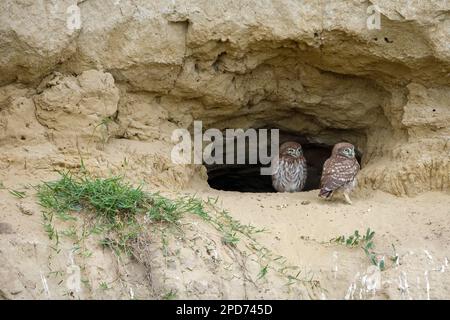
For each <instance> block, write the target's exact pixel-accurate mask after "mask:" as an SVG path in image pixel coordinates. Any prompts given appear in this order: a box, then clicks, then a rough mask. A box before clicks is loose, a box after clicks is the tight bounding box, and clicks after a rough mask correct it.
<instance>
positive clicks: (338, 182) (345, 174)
mask: <svg viewBox="0 0 450 320" xmlns="http://www.w3.org/2000/svg"><path fill="white" fill-rule="evenodd" d="M359 168H360V167H359V163H358V161H357V160H356V159H348V158H346V157H341V156H335V157H332V158H329V159H327V161H325V163H324V165H323V172H322V178H321V179H320V187H321V189H320V192H319V196H320V197H325V198H328V197H330V196H331V194H332V193H333V191H334V190H336V189H339V188H340V187H343V186H345V185H347V184H348V183H351V182H353V180H354V179H355V177H356V175H357V173H358V171H359Z"/></svg>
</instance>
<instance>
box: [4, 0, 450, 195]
mask: <svg viewBox="0 0 450 320" xmlns="http://www.w3.org/2000/svg"><path fill="white" fill-rule="evenodd" d="M400 2H401V1H400ZM400 2H395V3H394V2H392V1H382V0H379V1H372V3H373V4H374V5H376V6H378V7H377V8H379V10H380V17H381V19H380V23H381V24H380V29H372V30H370V29H369V28H368V26H367V20H368V19H370V16H371V14H373V12H372V11H370V8H369V11H368V7H369V5H370V3H368V2H366V1H356V0H355V1H325V2H323V1H305V2H300V1H273V2H272V1H264V2H257V3H254V4H251V5H250V4H247V3H246V2H244V1H225V2H223V1H217V2H216V1H174V2H173V1H158V2H148V1H134V2H129V1H113V0H111V1H93V0H88V1H78V6H76V7H74V6H72V7H70V6H71V5H75V4H76V1H69V0H67V1H57V2H56V1H9V0H8V1H3V2H2V4H1V13H0V21H1V23H0V43H1V46H0V70H1V73H0V84H1V85H2V86H3V87H2V88H1V92H2V94H1V97H0V99H1V113H2V117H1V119H0V121H1V122H0V124H1V127H0V129H1V136H2V138H3V139H2V145H5V144H14V143H21V144H29V143H47V142H48V141H51V142H52V143H54V141H55V140H59V141H61V140H63V141H66V142H65V143H68V142H67V141H68V140H71V142H73V141H75V139H76V138H77V137H78V139H79V141H80V144H83V143H82V141H88V140H92V136H93V137H96V139H97V141H98V140H100V141H102V142H104V143H105V142H106V141H110V140H109V139H111V138H113V139H114V138H119V137H120V138H127V139H137V140H141V141H148V142H151V141H155V140H159V141H166V142H168V141H170V133H171V131H172V130H173V129H174V128H177V127H186V128H190V126H191V125H192V121H193V120H194V119H196V120H202V121H203V122H204V124H205V125H206V126H209V127H217V128H219V129H224V128H230V127H231V128H232V127H242V128H248V127H256V128H258V127H276V128H280V129H283V130H288V131H291V132H294V133H297V134H300V135H303V136H305V137H307V138H308V139H309V140H310V141H314V142H320V143H327V144H333V143H335V142H337V141H339V140H341V139H348V140H350V141H352V142H354V143H355V144H356V145H357V146H358V148H359V150H360V151H361V152H362V153H363V159H362V161H363V167H364V169H363V171H362V173H361V177H360V182H361V185H362V186H363V187H368V188H376V189H381V190H385V191H388V192H391V193H394V194H398V195H400V194H415V193H418V192H422V191H426V190H444V189H448V188H449V185H450V177H449V175H450V164H449V156H448V155H449V151H450V144H449V130H450V129H449V117H450V109H449V102H450V96H449V85H450V78H449V72H450V47H449V43H450V40H449V39H450V31H449V30H450V19H449V6H448V4H446V2H445V1H439V0H436V1H405V3H400ZM406 2H407V4H406ZM74 8H75V9H74ZM77 8H79V18H80V19H79V23H80V24H79V25H78V24H77V22H78V20H77V16H76V14H77ZM78 27H79V28H78ZM33 111H34V115H35V118H34V115H33ZM24 136H25V140H24V139H23V138H24ZM69 137H70V138H69ZM21 138H22V140H20V139H21ZM83 139H84V140H83ZM30 140H33V141H35V142H31V141H30ZM94 140H95V139H94ZM24 141H25V142H24ZM59 147H61V146H59ZM60 149H61V148H60ZM69 149H70V148H68V149H63V151H64V150H66V151H65V152H69V151H67V150H69ZM186 180H188V179H184V180H183V181H186Z"/></svg>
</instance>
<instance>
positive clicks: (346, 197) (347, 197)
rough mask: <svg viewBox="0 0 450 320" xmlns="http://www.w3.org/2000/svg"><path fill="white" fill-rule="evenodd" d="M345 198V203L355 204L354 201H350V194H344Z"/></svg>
mask: <svg viewBox="0 0 450 320" xmlns="http://www.w3.org/2000/svg"><path fill="white" fill-rule="evenodd" d="M344 197H345V202H347V204H353V202H352V200H350V197H349V196H348V194H346V193H344Z"/></svg>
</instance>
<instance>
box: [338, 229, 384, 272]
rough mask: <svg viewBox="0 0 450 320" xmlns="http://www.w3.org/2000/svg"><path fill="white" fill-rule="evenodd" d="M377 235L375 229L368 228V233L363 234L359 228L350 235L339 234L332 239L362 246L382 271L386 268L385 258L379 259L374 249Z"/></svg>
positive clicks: (340, 242) (349, 244)
mask: <svg viewBox="0 0 450 320" xmlns="http://www.w3.org/2000/svg"><path fill="white" fill-rule="evenodd" d="M374 236H375V231H373V230H370V228H368V229H367V230H366V233H365V234H363V235H361V234H360V233H359V231H358V230H355V232H354V233H353V234H352V235H350V236H348V237H345V236H339V237H337V238H333V239H331V240H330V241H331V242H335V243H339V244H342V245H345V246H346V247H349V248H361V249H362V250H363V251H364V253H365V254H366V256H367V257H368V258H369V260H370V262H371V263H372V264H373V265H375V266H378V267H379V268H380V270H381V271H383V270H384V269H385V262H384V259H378V257H377V254H376V252H375V251H374V248H375V245H374V243H373V238H374Z"/></svg>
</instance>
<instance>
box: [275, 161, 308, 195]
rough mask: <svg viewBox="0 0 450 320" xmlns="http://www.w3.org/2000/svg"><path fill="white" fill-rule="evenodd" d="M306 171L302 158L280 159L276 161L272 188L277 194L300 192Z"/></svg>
mask: <svg viewBox="0 0 450 320" xmlns="http://www.w3.org/2000/svg"><path fill="white" fill-rule="evenodd" d="M306 170H307V169H306V160H305V158H304V157H298V158H295V157H291V156H282V157H280V158H279V159H277V163H276V170H275V172H274V174H273V175H272V183H273V186H274V188H275V189H276V190H277V191H279V192H285V191H289V192H293V191H300V190H302V189H303V187H304V185H305V181H306V175H307V171H306Z"/></svg>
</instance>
